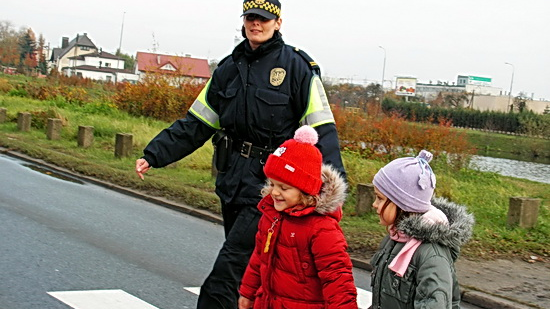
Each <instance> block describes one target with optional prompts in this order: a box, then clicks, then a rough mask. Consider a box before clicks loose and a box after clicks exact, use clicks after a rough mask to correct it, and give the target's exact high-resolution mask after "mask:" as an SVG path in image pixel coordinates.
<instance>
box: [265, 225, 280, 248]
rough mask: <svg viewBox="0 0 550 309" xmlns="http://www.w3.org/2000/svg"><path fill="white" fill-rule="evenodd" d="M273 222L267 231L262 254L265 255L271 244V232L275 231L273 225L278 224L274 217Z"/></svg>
mask: <svg viewBox="0 0 550 309" xmlns="http://www.w3.org/2000/svg"><path fill="white" fill-rule="evenodd" d="M274 219H275V220H274V221H273V223H272V224H271V227H270V228H269V229H268V230H267V239H266V241H265V247H264V253H267V252H268V251H269V245H270V244H271V236H273V232H274V231H275V229H274V228H275V225H276V224H277V222H279V218H277V217H275V218H274Z"/></svg>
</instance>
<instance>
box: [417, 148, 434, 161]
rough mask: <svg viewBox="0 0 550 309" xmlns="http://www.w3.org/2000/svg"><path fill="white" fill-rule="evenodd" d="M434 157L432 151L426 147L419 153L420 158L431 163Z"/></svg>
mask: <svg viewBox="0 0 550 309" xmlns="http://www.w3.org/2000/svg"><path fill="white" fill-rule="evenodd" d="M433 157H434V155H433V154H432V153H431V152H429V151H427V150H424V149H422V150H421V151H420V153H419V154H418V158H419V159H424V160H426V162H428V163H430V162H431V161H432V158H433Z"/></svg>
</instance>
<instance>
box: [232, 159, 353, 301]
mask: <svg viewBox="0 0 550 309" xmlns="http://www.w3.org/2000/svg"><path fill="white" fill-rule="evenodd" d="M345 190H346V184H345V182H344V181H343V179H342V178H340V176H339V174H338V172H336V171H335V170H334V169H332V168H330V167H328V166H324V167H323V187H322V189H321V193H320V197H319V202H318V204H317V206H315V207H308V208H305V209H303V210H300V211H289V212H286V211H283V212H278V211H277V210H275V208H274V207H273V199H272V198H271V196H266V197H264V198H263V199H262V200H261V201H260V203H259V204H258V209H260V211H262V213H263V216H262V218H261V219H260V222H259V224H258V233H257V234H256V248H255V249H254V252H253V254H252V256H251V258H250V262H249V264H248V267H247V269H246V272H245V274H244V277H243V280H242V283H241V287H240V291H239V292H240V293H241V295H242V296H244V297H246V298H248V299H250V300H254V309H282V308H288V309H292V308H300V309H321V308H323V309H324V308H327V309H328V308H330V309H332V308H334V309H336V308H338V309H348V308H352V309H356V308H357V290H356V287H355V283H354V281H353V275H352V264H351V259H350V257H349V255H348V253H347V252H346V248H347V243H346V240H345V238H344V234H343V233H342V230H341V228H340V226H339V225H338V222H339V221H340V219H341V217H342V208H341V205H342V203H343V201H344V199H345ZM270 228H273V234H272V236H271V240H270V242H269V244H266V242H267V235H268V230H269V229H270ZM266 245H267V246H266Z"/></svg>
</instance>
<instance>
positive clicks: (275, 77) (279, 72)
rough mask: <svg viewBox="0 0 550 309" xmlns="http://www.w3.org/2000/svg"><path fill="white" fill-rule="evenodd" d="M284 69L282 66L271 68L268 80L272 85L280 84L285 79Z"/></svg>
mask: <svg viewBox="0 0 550 309" xmlns="http://www.w3.org/2000/svg"><path fill="white" fill-rule="evenodd" d="M285 76H286V71H285V69H283V68H275V69H273V70H271V75H270V76H269V82H270V83H271V85H273V86H280V85H281V84H282V83H283V81H284V80H285Z"/></svg>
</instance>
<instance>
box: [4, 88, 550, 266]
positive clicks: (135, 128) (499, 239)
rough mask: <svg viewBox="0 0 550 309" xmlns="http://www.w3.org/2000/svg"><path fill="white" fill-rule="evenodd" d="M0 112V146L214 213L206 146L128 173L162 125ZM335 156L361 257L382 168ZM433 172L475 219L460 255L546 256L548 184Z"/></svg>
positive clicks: (20, 107) (63, 113) (50, 108)
mask: <svg viewBox="0 0 550 309" xmlns="http://www.w3.org/2000/svg"><path fill="white" fill-rule="evenodd" d="M0 107H4V108H7V110H8V120H9V121H8V122H5V123H1V124H0V146H3V147H5V148H8V149H11V150H14V151H19V152H22V153H25V154H28V155H30V156H32V157H35V158H40V159H43V160H45V161H47V162H50V163H53V164H56V165H58V166H62V167H65V168H68V169H71V170H73V171H75V172H78V173H82V174H85V175H89V176H93V177H96V178H99V179H103V180H106V181H110V182H112V183H115V184H118V185H121V186H125V187H129V188H134V189H137V190H141V191H143V192H146V193H148V194H150V195H154V196H160V197H165V198H169V199H172V200H175V201H178V202H183V203H186V204H188V205H192V206H194V207H197V208H202V209H206V210H209V211H212V212H214V213H219V201H218V199H217V197H216V195H215V194H214V179H213V178H212V176H211V158H212V146H211V144H210V143H208V142H207V143H206V144H205V145H204V146H203V147H202V148H200V149H199V150H197V151H196V152H195V153H193V154H192V155H190V156H189V157H187V158H185V159H183V160H181V161H179V162H177V163H175V164H172V165H170V166H168V167H166V168H162V169H152V170H151V171H150V172H148V173H147V174H146V176H145V181H141V180H140V179H139V178H138V177H137V175H136V174H135V173H134V163H135V160H136V159H137V158H139V157H140V156H141V155H142V153H141V150H142V149H143V148H144V147H145V146H146V145H147V143H148V142H149V141H150V140H151V138H153V137H154V136H155V135H156V134H157V133H158V132H159V131H161V130H162V129H164V128H166V127H167V126H169V125H170V124H169V123H166V122H162V121H156V120H152V119H148V118H143V117H141V118H137V117H132V116H129V115H127V114H126V113H123V112H120V111H118V110H116V109H115V108H114V107H113V106H110V105H108V104H106V103H91V104H86V105H83V106H79V105H73V104H69V103H66V102H62V101H37V100H31V99H25V98H14V97H8V96H2V95H0ZM18 112H33V113H36V112H50V113H54V114H55V115H57V116H59V117H61V118H63V119H64V123H65V126H64V127H63V131H62V139H61V140H57V141H51V140H48V139H47V138H46V134H45V129H43V127H44V126H43V124H42V127H40V125H41V124H40V121H35V122H33V123H34V127H33V128H32V129H31V131H30V132H20V131H18V130H17V125H16V117H17V113H18ZM43 121H45V119H42V122H43ZM79 125H85V126H93V127H94V132H95V137H94V143H93V145H92V147H90V148H86V149H83V148H80V147H77V131H78V126H79ZM39 127H40V128H39ZM116 133H131V134H132V135H133V149H134V150H133V153H132V156H131V157H130V158H115V157H114V142H115V135H116ZM342 155H343V160H344V164H345V166H346V170H347V173H348V181H349V183H350V195H349V197H348V200H347V202H346V204H345V205H344V213H345V216H344V219H343V221H342V222H341V226H342V228H343V230H344V232H345V233H346V237H347V239H348V243H349V245H350V252H351V254H353V255H356V256H363V257H368V256H369V254H370V253H371V252H372V251H374V250H375V249H376V248H377V246H378V243H379V242H380V240H381V239H382V237H383V236H384V234H385V233H386V232H385V229H384V228H383V227H381V226H380V225H379V224H378V218H377V216H376V214H375V213H372V212H371V213H367V214H364V215H361V216H358V215H357V214H356V210H355V202H356V196H355V191H356V189H355V188H356V186H357V184H358V183H370V182H371V181H372V177H373V176H374V174H375V173H376V171H378V169H379V168H380V167H382V166H383V165H384V163H383V162H380V161H374V160H365V159H361V158H360V157H358V156H357V155H355V154H354V153H352V152H343V154H342ZM433 167H434V170H435V172H436V175H437V186H438V187H437V189H436V195H439V196H444V197H447V198H449V199H450V200H452V201H454V202H456V203H460V204H465V205H467V206H468V209H469V211H471V212H473V213H474V215H475V218H476V225H475V228H474V237H473V239H472V241H471V242H470V243H468V244H467V245H466V246H465V248H464V250H463V254H464V255H465V256H468V257H471V258H476V257H477V258H495V257H506V256H518V255H519V256H528V255H531V254H536V255H542V256H548V254H550V250H549V249H548V248H550V239H549V238H550V236H549V235H550V210H549V204H550V185H549V184H543V183H537V182H532V181H528V180H523V179H516V178H512V177H505V176H500V175H498V174H495V173H486V172H478V171H473V170H468V169H461V170H452V169H451V168H450V167H448V166H446V165H445V164H441V162H439V163H437V162H436V163H434V164H433ZM512 196H528V197H533V198H540V199H542V206H541V209H540V215H539V221H538V225H537V227H535V228H533V229H521V228H509V227H507V226H506V216H507V209H508V203H509V198H510V197H512Z"/></svg>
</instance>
